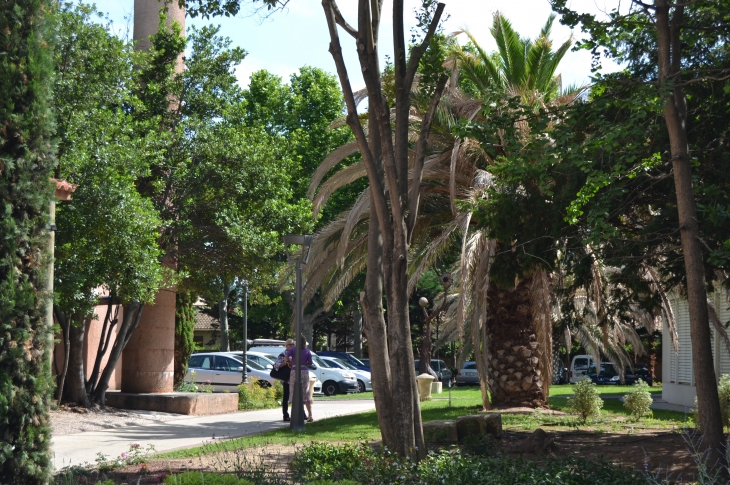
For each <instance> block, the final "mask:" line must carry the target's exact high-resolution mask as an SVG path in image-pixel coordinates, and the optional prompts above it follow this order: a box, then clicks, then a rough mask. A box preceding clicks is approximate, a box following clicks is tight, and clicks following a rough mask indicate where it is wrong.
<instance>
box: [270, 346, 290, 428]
mask: <svg viewBox="0 0 730 485" xmlns="http://www.w3.org/2000/svg"><path fill="white" fill-rule="evenodd" d="M293 347H294V339H291V338H290V339H288V340H287V341H286V350H284V352H282V353H280V354H279V357H278V358H277V359H276V362H274V369H276V370H279V369H280V368H281V367H282V366H283V367H285V368H286V369H288V370H289V372H288V376H285V377H284V378H283V379H281V380H282V381H283V382H282V384H283V385H282V387H283V388H284V395H283V396H282V398H281V410H282V412H283V413H284V421H291V418H290V417H289V380H290V377H291V366H290V365H289V359H288V358H287V356H286V351H287V350H289V349H291V348H293Z"/></svg>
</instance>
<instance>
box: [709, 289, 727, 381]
mask: <svg viewBox="0 0 730 485" xmlns="http://www.w3.org/2000/svg"><path fill="white" fill-rule="evenodd" d="M713 303H714V305H715V310H716V311H717V316H718V317H719V318H720V323H722V325H723V326H725V325H726V324H727V323H728V321H730V309H728V306H730V302H728V300H727V298H726V297H725V291H724V289H722V288H717V289H716V291H715V293H714V299H713ZM727 330H728V332H729V333H730V329H727ZM716 348H717V351H718V353H719V361H718V362H717V366H716V368H717V371H718V372H717V374H718V376H717V378H718V379H720V376H721V375H723V374H730V352H729V351H728V348H727V345H725V342H723V341H722V339H719V341H718V343H717V345H716Z"/></svg>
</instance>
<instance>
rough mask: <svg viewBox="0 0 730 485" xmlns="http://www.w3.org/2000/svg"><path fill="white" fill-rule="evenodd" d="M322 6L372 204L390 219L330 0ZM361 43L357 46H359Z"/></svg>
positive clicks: (385, 218)
mask: <svg viewBox="0 0 730 485" xmlns="http://www.w3.org/2000/svg"><path fill="white" fill-rule="evenodd" d="M322 7H323V8H324V13H325V17H326V18H327V26H328V27H329V32H330V48H329V51H330V54H332V58H333V59H334V61H335V66H336V67H337V75H338V76H339V78H340V85H341V86H342V94H343V95H344V98H345V104H346V105H347V124H348V126H350V129H351V130H352V132H353V134H354V135H355V139H356V140H357V144H358V146H359V147H360V154H361V155H362V158H363V162H364V163H365V168H366V170H367V173H368V179H369V182H370V185H371V187H373V189H374V190H373V205H374V207H375V210H376V211H377V213H378V216H379V218H380V220H381V221H388V220H389V219H390V217H389V213H388V204H387V202H386V200H385V191H384V188H383V186H382V184H381V183H380V178H379V177H378V171H377V166H376V164H375V159H374V157H373V153H372V151H371V149H370V145H369V144H368V140H367V136H366V135H365V131H364V130H363V128H362V125H361V124H360V118H359V117H358V116H357V103H356V102H355V96H354V94H353V92H352V85H351V84H350V78H349V76H348V74H347V67H346V66H345V60H344V58H343V56H342V46H341V45H340V37H339V34H338V33H337V25H336V22H335V16H334V12H333V11H332V4H331V3H330V0H323V1H322ZM361 47H364V46H361V44H359V45H358V48H361Z"/></svg>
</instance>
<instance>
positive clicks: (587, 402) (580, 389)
mask: <svg viewBox="0 0 730 485" xmlns="http://www.w3.org/2000/svg"><path fill="white" fill-rule="evenodd" d="M601 408H603V399H601V397H600V396H599V395H598V391H596V385H595V384H594V383H593V382H591V380H590V379H583V380H582V381H579V382H578V383H577V384H576V385H575V388H574V389H573V396H572V397H569V398H568V409H570V410H571V412H574V413H576V414H578V415H579V416H580V418H581V421H582V422H584V423H585V422H586V421H588V418H597V417H598V416H599V415H600V412H601Z"/></svg>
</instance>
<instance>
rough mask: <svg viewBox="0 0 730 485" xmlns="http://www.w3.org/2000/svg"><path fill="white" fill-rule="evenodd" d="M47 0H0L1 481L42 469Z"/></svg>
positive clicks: (45, 444)
mask: <svg viewBox="0 0 730 485" xmlns="http://www.w3.org/2000/svg"><path fill="white" fill-rule="evenodd" d="M52 9H53V3H52V2H51V1H50V0H10V1H4V2H0V93H1V94H0V483H13V484H18V485H23V484H41V483H47V482H48V481H49V478H50V469H51V466H50V459H49V445H50V426H49V403H50V396H51V390H52V384H51V379H50V359H49V358H48V353H49V352H51V350H52V349H51V348H49V346H50V340H49V335H50V334H49V332H50V329H49V328H48V326H47V323H46V316H45V315H46V313H45V312H46V304H47V297H48V295H47V294H46V293H45V287H46V274H45V271H44V269H45V265H46V264H47V263H48V258H47V254H46V251H45V248H46V244H47V241H48V232H47V229H46V224H47V223H48V209H49V201H50V200H51V199H50V198H51V197H52V195H53V189H52V185H51V183H50V180H49V177H50V176H51V171H52V169H53V156H52V146H51V133H52V131H53V122H52V119H53V117H52V113H51V106H50V89H49V87H50V86H51V82H50V81H51V76H52V73H53V66H52V57H51V54H52V52H51V46H50V45H49V39H50V35H49V34H50V33H51V19H52V16H51V11H52Z"/></svg>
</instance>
